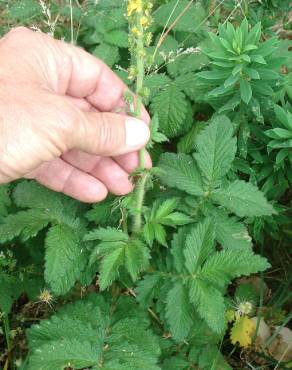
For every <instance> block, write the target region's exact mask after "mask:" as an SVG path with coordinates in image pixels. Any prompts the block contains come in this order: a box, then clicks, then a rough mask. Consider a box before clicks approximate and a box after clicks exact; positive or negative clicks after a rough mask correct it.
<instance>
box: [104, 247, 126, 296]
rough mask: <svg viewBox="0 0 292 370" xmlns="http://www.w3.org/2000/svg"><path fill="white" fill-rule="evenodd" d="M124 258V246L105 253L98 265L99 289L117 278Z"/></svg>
mask: <svg viewBox="0 0 292 370" xmlns="http://www.w3.org/2000/svg"><path fill="white" fill-rule="evenodd" d="M124 258H125V248H117V249H116V250H114V251H113V252H112V253H109V254H108V255H106V256H105V257H104V258H103V259H102V262H101V265H100V282H99V285H100V289H101V290H105V289H106V288H107V287H108V286H109V285H111V284H112V282H113V281H114V280H115V279H116V278H117V276H118V274H119V267H120V266H122V264H123V262H124Z"/></svg>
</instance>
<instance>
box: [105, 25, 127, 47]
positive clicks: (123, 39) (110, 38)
mask: <svg viewBox="0 0 292 370" xmlns="http://www.w3.org/2000/svg"><path fill="white" fill-rule="evenodd" d="M104 41H105V42H106V43H108V44H110V45H114V46H118V47H119V48H127V47H128V46H129V42H128V33H127V32H126V31H124V30H121V29H119V30H113V31H110V32H106V33H105V34H104Z"/></svg>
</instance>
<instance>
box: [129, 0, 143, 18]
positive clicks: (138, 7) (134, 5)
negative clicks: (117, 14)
mask: <svg viewBox="0 0 292 370" xmlns="http://www.w3.org/2000/svg"><path fill="white" fill-rule="evenodd" d="M142 11H143V4H142V0H129V1H128V12H127V14H128V17H131V16H132V15H133V13H142Z"/></svg>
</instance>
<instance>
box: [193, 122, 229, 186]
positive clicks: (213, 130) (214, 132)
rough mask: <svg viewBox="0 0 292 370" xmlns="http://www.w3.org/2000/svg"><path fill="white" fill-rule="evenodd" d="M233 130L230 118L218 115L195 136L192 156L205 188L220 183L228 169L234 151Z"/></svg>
mask: <svg viewBox="0 0 292 370" xmlns="http://www.w3.org/2000/svg"><path fill="white" fill-rule="evenodd" d="M233 131H234V129H233V126H232V124H231V122H230V120H229V119H228V118H227V117H225V116H219V117H216V118H215V119H213V120H212V123H211V124H210V125H209V126H208V127H207V128H206V129H204V130H203V131H202V132H201V133H200V134H199V136H198V137H197V140H196V150H197V152H196V153H195V154H194V157H195V159H196V161H197V164H198V166H199V168H200V170H201V173H202V176H203V178H204V182H205V187H206V189H207V190H210V189H212V188H214V187H216V186H217V185H218V184H220V180H221V179H222V178H223V177H224V176H225V175H226V174H227V172H228V171H229V170H230V167H231V164H232V162H233V160H234V158H235V153H236V139H235V138H234V137H233Z"/></svg>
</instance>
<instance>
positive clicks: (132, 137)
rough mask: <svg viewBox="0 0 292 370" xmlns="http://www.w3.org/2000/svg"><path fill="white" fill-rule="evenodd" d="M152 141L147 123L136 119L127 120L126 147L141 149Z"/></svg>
mask: <svg viewBox="0 0 292 370" xmlns="http://www.w3.org/2000/svg"><path fill="white" fill-rule="evenodd" d="M149 139H150V131H149V128H148V126H147V125H146V123H145V122H143V121H140V120H139V119H136V118H127V119H126V145H127V147H129V148H133V149H139V148H142V147H143V146H145V145H146V144H147V143H148V141H149Z"/></svg>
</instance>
